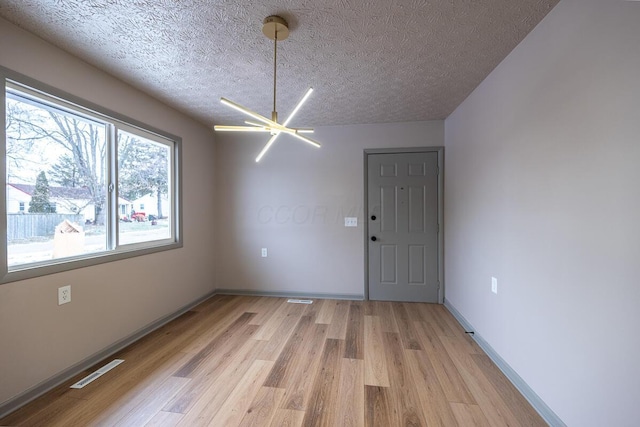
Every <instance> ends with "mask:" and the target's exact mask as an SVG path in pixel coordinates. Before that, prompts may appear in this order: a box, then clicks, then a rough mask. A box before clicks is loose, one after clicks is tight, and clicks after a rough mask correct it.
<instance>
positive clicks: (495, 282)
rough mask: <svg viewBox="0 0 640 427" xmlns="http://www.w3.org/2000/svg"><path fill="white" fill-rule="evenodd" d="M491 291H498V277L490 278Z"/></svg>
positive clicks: (495, 292)
mask: <svg viewBox="0 0 640 427" xmlns="http://www.w3.org/2000/svg"><path fill="white" fill-rule="evenodd" d="M491 292H493V293H494V294H497V293H498V279H496V278H495V277H492V278H491Z"/></svg>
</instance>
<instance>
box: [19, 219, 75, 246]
mask: <svg viewBox="0 0 640 427" xmlns="http://www.w3.org/2000/svg"><path fill="white" fill-rule="evenodd" d="M65 219H67V220H69V221H70V222H75V223H76V224H79V225H81V226H84V216H83V215H72V214H8V215H7V241H8V242H11V241H12V240H26V239H31V238H33V237H47V236H53V233H54V232H55V230H56V226H57V225H58V224H60V223H61V222H62V221H64V220H65Z"/></svg>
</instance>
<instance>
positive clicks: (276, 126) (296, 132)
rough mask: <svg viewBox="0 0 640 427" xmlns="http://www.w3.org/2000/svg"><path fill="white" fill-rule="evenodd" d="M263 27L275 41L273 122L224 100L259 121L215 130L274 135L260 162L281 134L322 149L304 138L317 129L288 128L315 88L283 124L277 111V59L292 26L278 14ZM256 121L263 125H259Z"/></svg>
mask: <svg viewBox="0 0 640 427" xmlns="http://www.w3.org/2000/svg"><path fill="white" fill-rule="evenodd" d="M263 24H264V25H263V27H262V32H263V33H264V35H265V36H267V37H268V38H269V39H270V40H273V42H274V43H273V111H272V112H271V120H269V119H268V118H266V117H264V116H262V115H260V114H258V113H255V112H253V111H251V110H249V109H248V108H246V107H243V106H242V105H240V104H237V103H235V102H233V101H230V100H228V99H227V98H221V99H220V102H221V103H223V104H224V105H226V106H228V107H231V108H233V109H235V110H238V111H240V112H241V113H243V114H245V115H247V116H249V117H251V118H252V119H253V120H255V121H249V120H246V121H245V124H247V125H248V126H221V125H216V126H214V129H215V130H216V131H218V132H268V133H270V134H271V138H269V140H268V141H267V143H266V144H265V146H264V147H263V148H262V151H260V154H258V157H256V162H259V161H260V159H262V157H263V156H264V155H265V154H266V153H267V151H268V150H269V148H271V146H272V145H273V144H274V143H275V142H276V139H278V136H280V134H281V133H285V134H289V135H291V136H293V137H295V138H297V139H299V140H301V141H304V142H306V143H308V144H310V145H312V146H314V147H316V148H319V147H320V144H318V143H317V142H316V141H314V140H313V139H311V138H308V137H306V136H304V135H302V134H303V133H313V129H309V128H293V127H288V125H289V122H290V121H291V119H293V117H294V116H295V115H296V113H297V112H298V110H300V107H302V104H304V103H305V101H306V100H307V98H309V96H310V95H311V93H312V92H313V88H309V89H308V90H307V92H306V93H305V94H304V96H303V97H302V99H300V101H299V102H298V104H297V105H296V106H295V108H294V109H293V111H292V112H291V114H289V117H287V119H286V120H285V121H284V122H283V123H282V124H280V123H278V112H277V110H276V86H277V85H276V83H277V72H276V64H277V62H276V57H277V54H278V41H279V40H280V41H282V40H285V39H286V38H287V37H289V26H288V25H287V21H285V20H284V19H283V18H281V17H280V16H275V15H274V16H268V17H266V18H265V19H264V22H263ZM256 121H257V122H260V123H257V122H256Z"/></svg>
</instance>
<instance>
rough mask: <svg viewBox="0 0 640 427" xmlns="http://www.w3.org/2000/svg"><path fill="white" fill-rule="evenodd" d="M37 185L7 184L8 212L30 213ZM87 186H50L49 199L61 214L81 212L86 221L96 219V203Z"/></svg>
mask: <svg viewBox="0 0 640 427" xmlns="http://www.w3.org/2000/svg"><path fill="white" fill-rule="evenodd" d="M34 190H35V185H29V184H12V183H8V184H7V213H9V214H16V213H29V202H30V201H31V196H32V195H33V191H34ZM91 199H92V198H91V193H90V192H89V190H88V189H86V188H72V187H49V201H50V202H51V204H52V205H53V206H55V210H56V213H59V214H74V215H77V214H80V215H83V216H84V219H85V221H93V220H94V219H95V205H94V203H93V202H92V200H91Z"/></svg>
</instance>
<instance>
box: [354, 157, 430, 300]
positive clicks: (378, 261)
mask: <svg viewBox="0 0 640 427" xmlns="http://www.w3.org/2000/svg"><path fill="white" fill-rule="evenodd" d="M367 160H368V170H367V174H368V183H367V184H368V206H367V218H368V229H369V236H368V237H369V240H368V242H369V243H368V245H369V247H368V254H369V255H368V257H369V298H370V299H373V300H387V301H420V302H438V287H439V283H438V153H437V152H435V151H433V152H421V153H394V154H369V155H368V157H367ZM374 237H375V238H374Z"/></svg>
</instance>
